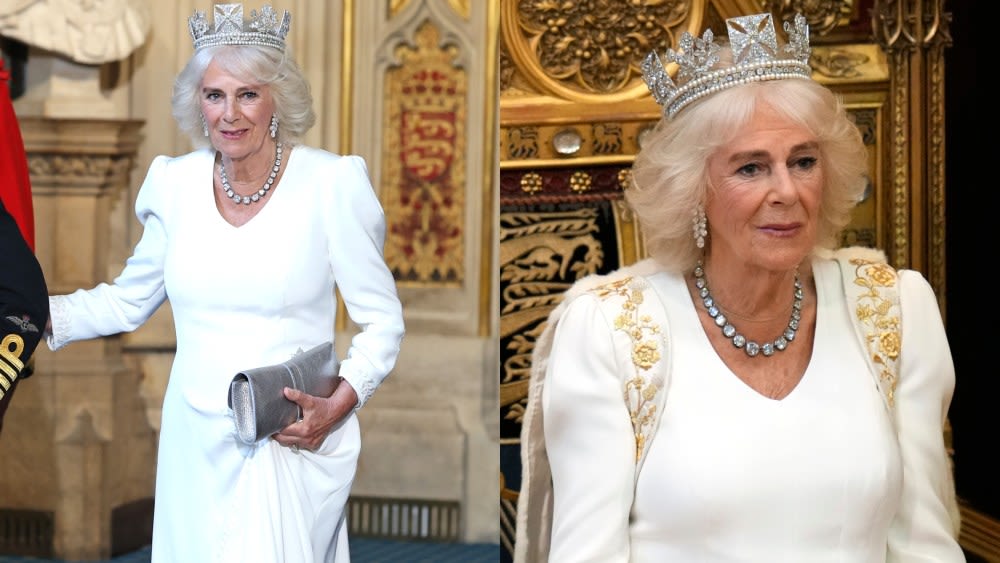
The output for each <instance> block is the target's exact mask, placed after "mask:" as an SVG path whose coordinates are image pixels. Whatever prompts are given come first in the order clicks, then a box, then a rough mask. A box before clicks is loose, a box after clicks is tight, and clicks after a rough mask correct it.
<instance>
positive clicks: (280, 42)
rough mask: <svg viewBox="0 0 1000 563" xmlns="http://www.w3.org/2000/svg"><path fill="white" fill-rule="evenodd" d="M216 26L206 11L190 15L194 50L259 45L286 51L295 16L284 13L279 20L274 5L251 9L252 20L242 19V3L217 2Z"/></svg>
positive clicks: (189, 24)
mask: <svg viewBox="0 0 1000 563" xmlns="http://www.w3.org/2000/svg"><path fill="white" fill-rule="evenodd" d="M214 20H215V27H214V28H213V27H212V26H210V25H209V24H208V20H207V19H206V18H205V12H202V11H195V13H194V15H193V16H191V17H190V18H188V29H190V31H191V37H192V38H193V39H194V49H195V50H196V51H197V50H198V49H201V48H203V47H214V46H216V45H260V46H263V47H273V48H275V49H277V50H279V51H282V52H284V50H285V36H286V35H288V28H289V26H290V25H291V22H292V16H291V15H290V14H289V13H288V11H287V10H286V11H285V15H284V16H282V18H281V20H280V21H279V20H278V14H277V12H275V11H274V8H272V7H271V6H267V5H265V6H264V7H263V8H261V9H260V13H259V14H258V13H257V10H250V20H249V21H244V20H243V4H216V5H215V10H214Z"/></svg>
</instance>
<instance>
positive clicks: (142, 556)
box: [0, 538, 500, 563]
mask: <svg viewBox="0 0 1000 563" xmlns="http://www.w3.org/2000/svg"><path fill="white" fill-rule="evenodd" d="M350 542H351V563H496V562H498V561H500V545H499V544H489V543H472V544H464V543H423V542H400V541H389V540H374V539H367V538H352V539H351V540H350ZM149 557H150V551H149V548H145V549H140V550H139V551H136V552H134V553H129V554H127V555H122V556H119V557H115V558H114V559H109V560H107V561H104V562H99V563H149ZM0 563H62V562H61V561H59V560H58V559H39V558H37V557H17V556H10V555H0Z"/></svg>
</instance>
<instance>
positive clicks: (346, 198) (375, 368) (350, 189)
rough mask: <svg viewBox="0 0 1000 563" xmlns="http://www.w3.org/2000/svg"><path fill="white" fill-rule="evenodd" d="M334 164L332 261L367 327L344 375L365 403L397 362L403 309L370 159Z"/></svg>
mask: <svg viewBox="0 0 1000 563" xmlns="http://www.w3.org/2000/svg"><path fill="white" fill-rule="evenodd" d="M333 168H334V169H333V170H331V178H332V179H333V182H334V184H335V185H334V186H333V189H332V190H331V193H332V194H333V201H332V202H331V203H330V204H329V209H328V212H329V214H330V215H329V217H328V220H327V222H326V226H327V235H328V237H329V240H330V264H331V265H332V268H333V275H334V280H335V283H336V284H337V287H338V288H340V295H341V297H342V298H343V299H344V305H345V306H346V308H347V313H348V314H349V315H350V317H351V320H352V321H354V323H355V324H357V325H358V326H359V327H360V328H361V332H359V333H358V334H356V335H355V336H354V338H353V339H352V340H351V346H350V348H349V349H348V351H347V356H346V358H345V359H344V361H343V362H342V363H341V366H340V375H341V376H342V377H343V378H344V379H345V380H346V381H347V382H348V383H350V384H351V387H353V388H354V390H355V391H356V392H357V394H358V404H357V408H360V407H362V406H364V404H365V403H366V402H367V401H368V399H369V398H371V396H372V394H373V393H374V392H375V389H376V388H377V387H378V386H379V384H381V383H382V380H384V379H385V377H386V376H387V375H388V374H389V372H390V371H391V370H392V368H393V366H394V365H395V363H396V358H397V357H398V356H399V349H400V343H401V341H402V339H403V333H404V328H403V311H402V305H401V304H400V302H399V297H398V295H397V292H396V281H395V280H394V279H393V276H392V272H390V271H389V267H388V266H387V265H386V263H385V259H384V257H383V254H382V252H383V245H384V244H385V232H386V224H385V215H384V213H383V212H382V206H381V204H380V203H379V201H378V198H377V197H376V196H375V191H374V189H373V188H372V185H371V181H370V180H369V179H368V169H367V167H366V166H365V161H364V160H363V159H362V158H361V157H359V156H344V157H341V158H339V159H337V160H336V161H335V163H334V164H333Z"/></svg>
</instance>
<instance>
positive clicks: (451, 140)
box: [383, 23, 467, 286]
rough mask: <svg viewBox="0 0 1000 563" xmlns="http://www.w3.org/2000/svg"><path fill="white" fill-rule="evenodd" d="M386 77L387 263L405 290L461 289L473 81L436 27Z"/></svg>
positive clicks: (426, 28) (427, 28) (424, 30)
mask: <svg viewBox="0 0 1000 563" xmlns="http://www.w3.org/2000/svg"><path fill="white" fill-rule="evenodd" d="M414 41H415V46H414V47H413V48H410V47H406V46H401V47H399V48H397V49H396V56H397V58H398V60H400V61H401V66H400V67H398V68H394V69H391V70H389V71H388V72H387V80H386V84H387V90H388V92H389V96H388V97H387V99H386V102H385V105H386V109H385V116H386V117H385V124H384V127H383V129H384V130H385V131H396V132H398V134H397V135H387V136H386V137H385V139H386V140H385V144H386V146H385V151H384V153H383V154H386V155H399V157H398V158H387V159H386V160H385V161H384V162H385V164H384V170H383V178H386V179H387V180H386V182H388V185H387V186H386V187H385V189H384V190H383V194H384V197H383V200H384V206H385V212H386V222H387V239H386V244H385V257H386V263H387V264H388V265H389V267H390V269H391V270H392V271H393V274H394V275H395V276H396V279H397V280H398V281H399V282H400V283H402V284H407V283H416V284H420V285H425V284H428V283H431V284H438V285H451V286H453V285H458V284H460V283H461V282H462V281H463V279H464V277H465V265H464V237H465V224H464V217H465V172H466V170H465V168H466V163H465V143H466V140H465V121H466V98H467V85H466V83H467V77H466V72H465V71H464V70H462V69H460V68H458V67H456V66H455V60H456V59H457V55H458V53H457V51H456V49H455V48H454V47H440V46H439V44H440V33H439V32H438V30H437V28H436V27H435V26H434V25H433V24H431V23H425V24H423V25H422V26H421V27H420V28H419V29H418V30H417V32H416V34H415V36H414Z"/></svg>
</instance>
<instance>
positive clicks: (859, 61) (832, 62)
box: [810, 49, 868, 78]
mask: <svg viewBox="0 0 1000 563" xmlns="http://www.w3.org/2000/svg"><path fill="white" fill-rule="evenodd" d="M867 62H868V57H867V56H865V55H863V54H861V53H856V52H852V51H848V50H846V49H829V50H816V51H815V52H814V53H813V58H812V60H811V61H810V63H811V65H812V68H813V71H814V72H818V73H820V74H821V75H823V76H826V77H829V78H858V77H860V76H861V75H862V73H861V71H860V70H858V67H860V66H861V65H863V64H865V63H867Z"/></svg>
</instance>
